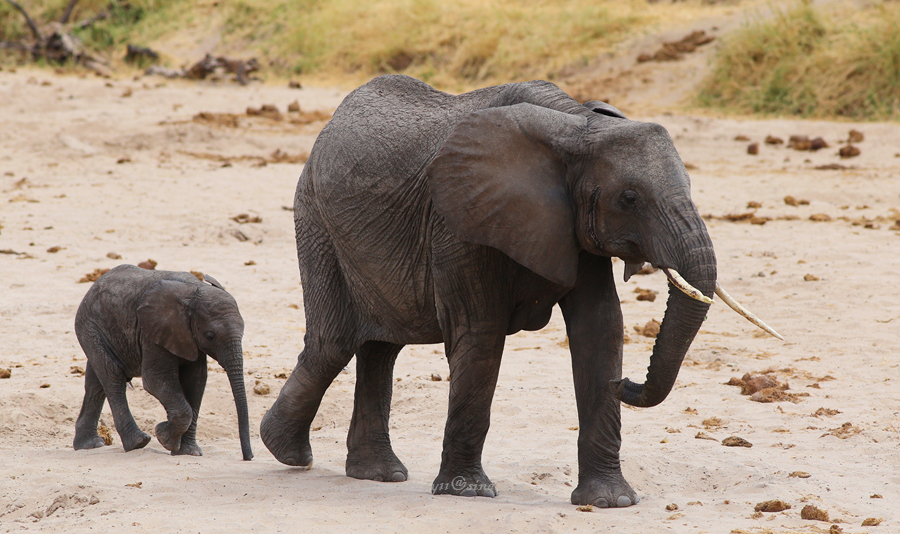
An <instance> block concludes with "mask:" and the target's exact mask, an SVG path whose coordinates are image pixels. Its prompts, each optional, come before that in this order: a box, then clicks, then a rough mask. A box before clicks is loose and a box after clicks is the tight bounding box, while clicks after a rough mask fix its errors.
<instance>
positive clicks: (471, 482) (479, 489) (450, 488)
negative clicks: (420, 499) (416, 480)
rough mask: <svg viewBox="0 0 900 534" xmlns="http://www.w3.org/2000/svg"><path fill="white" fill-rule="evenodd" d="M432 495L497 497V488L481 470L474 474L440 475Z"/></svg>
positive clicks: (432, 489)
mask: <svg viewBox="0 0 900 534" xmlns="http://www.w3.org/2000/svg"><path fill="white" fill-rule="evenodd" d="M431 493H432V495H460V496H462V497H496V496H497V487H496V486H494V483H493V482H491V480H490V479H489V478H488V477H487V475H486V474H484V471H483V470H482V469H480V468H479V469H478V470H477V471H474V472H466V473H453V474H444V473H441V474H439V475H438V476H437V478H435V479H434V482H433V483H432V484H431Z"/></svg>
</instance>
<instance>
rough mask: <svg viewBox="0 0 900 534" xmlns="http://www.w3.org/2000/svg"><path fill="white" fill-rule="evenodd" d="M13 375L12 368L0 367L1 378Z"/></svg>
mask: <svg viewBox="0 0 900 534" xmlns="http://www.w3.org/2000/svg"><path fill="white" fill-rule="evenodd" d="M11 376H12V370H10V369H0V378H9V377H11Z"/></svg>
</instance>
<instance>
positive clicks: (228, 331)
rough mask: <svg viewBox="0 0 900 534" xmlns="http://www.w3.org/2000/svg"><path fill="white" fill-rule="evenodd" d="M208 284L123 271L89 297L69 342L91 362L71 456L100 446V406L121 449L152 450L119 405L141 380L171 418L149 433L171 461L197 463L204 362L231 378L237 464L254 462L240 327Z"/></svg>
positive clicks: (232, 306)
mask: <svg viewBox="0 0 900 534" xmlns="http://www.w3.org/2000/svg"><path fill="white" fill-rule="evenodd" d="M205 280H206V282H208V283H204V282H201V281H200V280H198V279H197V277H196V276H194V275H193V274H191V273H178V272H167V271H149V270H146V269H141V268H140V267H135V266H134V265H120V266H118V267H116V268H115V269H112V270H110V271H109V272H108V273H106V274H104V275H103V276H101V277H100V278H99V279H98V280H97V281H96V282H95V283H94V286H93V287H91V289H90V290H89V291H88V292H87V294H86V295H85V296H84V300H82V301H81V305H80V306H79V307H78V313H77V314H76V315H75V334H76V335H77V336H78V342H79V343H80V344H81V348H82V349H83V350H84V353H85V354H86V355H87V359H88V363H87V366H86V368H85V373H84V379H85V380H84V402H83V403H82V405H81V413H79V414H78V421H76V422H75V443H74V446H75V449H76V450H78V449H94V448H97V447H101V446H103V444H104V443H103V439H102V438H100V436H99V435H98V434H97V422H98V421H99V419H100V411H101V410H102V409H103V400H104V399H107V398H108V399H109V407H110V409H111V410H112V414H113V419H114V420H115V423H116V429H117V430H118V432H119V437H120V438H121V439H122V445H123V446H124V447H125V450H126V451H130V450H132V449H139V448H141V447H144V446H145V445H147V443H149V442H150V436H149V435H148V434H146V433H145V432H142V431H141V429H139V428H138V426H137V424H136V423H135V421H134V417H133V416H132V415H131V411H130V410H129V409H128V401H127V400H126V398H125V386H126V384H127V383H128V382H129V381H130V380H131V379H132V378H133V377H135V376H142V377H143V383H144V389H145V390H147V392H148V393H150V394H151V395H153V396H154V397H156V398H157V399H159V401H160V402H161V403H162V405H163V406H164V407H165V409H166V416H167V419H168V420H167V421H164V422H162V423H159V424H158V425H156V438H157V439H158V440H159V442H160V443H161V444H162V445H163V447H165V448H166V449H168V450H170V451H172V454H190V455H193V456H201V455H202V454H203V452H202V451H201V450H200V447H199V446H198V445H197V415H199V413H200V401H201V399H202V398H203V390H204V388H205V387H206V371H207V370H206V355H207V354H208V355H209V356H211V357H212V358H213V359H214V360H217V361H218V362H219V364H220V365H221V366H222V367H223V368H224V369H225V371H226V372H227V373H228V380H229V381H230V382H231V390H232V393H233V394H234V403H235V405H236V406H237V415H238V426H239V433H240V437H241V451H242V452H243V455H244V460H249V459H251V458H253V453H252V452H251V450H250V424H249V420H248V415H247V395H246V392H245V391H244V377H243V354H242V352H241V338H242V337H243V335H244V320H243V319H242V318H241V314H240V312H239V311H238V307H237V303H236V302H235V300H234V298H232V296H231V295H230V294H228V292H227V291H225V288H223V287H222V286H221V285H220V284H219V283H218V282H216V280H215V279H213V278H212V277H211V276H206V277H205Z"/></svg>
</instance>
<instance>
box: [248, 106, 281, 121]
mask: <svg viewBox="0 0 900 534" xmlns="http://www.w3.org/2000/svg"><path fill="white" fill-rule="evenodd" d="M247 115H248V116H250V117H263V118H266V119H269V120H272V121H276V122H280V121H283V120H284V115H282V114H281V112H280V111H278V108H277V107H276V106H275V105H274V104H263V105H262V106H261V107H258V108H254V107H252V106H248V107H247Z"/></svg>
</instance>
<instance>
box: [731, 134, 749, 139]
mask: <svg viewBox="0 0 900 534" xmlns="http://www.w3.org/2000/svg"><path fill="white" fill-rule="evenodd" d="M734 140H735V141H749V140H750V138H749V137H747V136H746V135H743V134H739V135H736V136H735V137H734Z"/></svg>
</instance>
